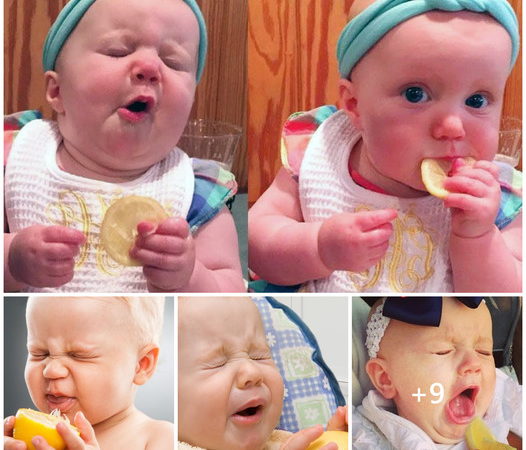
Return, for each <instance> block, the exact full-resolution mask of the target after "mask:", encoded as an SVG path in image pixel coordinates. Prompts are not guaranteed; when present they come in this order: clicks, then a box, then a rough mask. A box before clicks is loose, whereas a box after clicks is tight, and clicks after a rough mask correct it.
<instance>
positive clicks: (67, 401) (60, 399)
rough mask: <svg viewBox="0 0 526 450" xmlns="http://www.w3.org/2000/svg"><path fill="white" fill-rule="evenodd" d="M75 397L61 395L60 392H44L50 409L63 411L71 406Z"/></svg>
mask: <svg viewBox="0 0 526 450" xmlns="http://www.w3.org/2000/svg"><path fill="white" fill-rule="evenodd" d="M75 400H76V398H75V397H70V396H68V395H63V394H62V393H60V392H54V393H48V394H46V402H47V405H48V407H49V409H50V410H51V411H53V410H54V409H59V410H60V412H62V413H65V412H66V411H68V410H69V409H71V407H72V406H73V403H75Z"/></svg>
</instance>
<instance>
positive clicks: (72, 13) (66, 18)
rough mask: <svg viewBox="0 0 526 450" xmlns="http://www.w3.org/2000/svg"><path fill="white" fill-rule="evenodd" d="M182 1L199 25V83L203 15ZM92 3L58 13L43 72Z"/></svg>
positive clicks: (75, 0) (82, 1) (86, 0)
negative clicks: (190, 10)
mask: <svg viewBox="0 0 526 450" xmlns="http://www.w3.org/2000/svg"><path fill="white" fill-rule="evenodd" d="M183 1H184V2H185V3H186V4H187V5H188V6H189V7H190V8H191V9H192V11H193V12H194V14H195V16H196V17H197V22H198V23H199V54H198V61H197V74H196V79H197V82H199V80H200V79H201V75H202V73H203V68H204V65H205V59H206V47H207V38H206V24H205V19H204V18H203V14H202V13H201V10H200V9H199V6H197V3H196V2H195V0H183ZM94 2H95V0H71V1H70V2H68V3H67V4H66V6H64V8H63V9H62V11H60V14H59V15H58V17H57V20H55V23H54V24H53V25H52V27H51V29H50V30H49V33H48V35H47V37H46V42H45V43H44V54H43V57H42V62H43V65H44V71H48V70H55V62H56V60H57V57H58V54H59V53H60V50H62V47H63V46H64V43H65V42H66V41H67V39H68V37H69V35H70V34H71V33H72V32H73V30H74V29H75V27H76V26H77V24H78V23H79V21H80V19H82V17H83V16H84V14H85V13H86V11H87V10H88V9H89V7H90V6H91V5H92V4H93V3H94Z"/></svg>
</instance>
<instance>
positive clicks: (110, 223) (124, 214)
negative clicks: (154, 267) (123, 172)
mask: <svg viewBox="0 0 526 450" xmlns="http://www.w3.org/2000/svg"><path fill="white" fill-rule="evenodd" d="M166 218H168V214H167V213H166V211H165V210H164V208H163V207H162V206H161V205H160V204H159V203H158V202H156V201H155V200H154V199H152V198H149V197H141V196H138V195H130V196H127V197H123V198H121V199H119V200H117V201H116V202H115V203H113V204H112V205H111V206H110V207H109V208H108V210H107V211H106V214H105V215H104V219H103V220H102V224H101V227H100V242H101V244H102V246H103V247H104V250H106V253H108V255H109V256H110V258H112V259H113V260H115V261H117V262H118V263H119V264H122V265H123V266H139V265H140V263H139V262H137V261H135V260H134V259H132V258H131V257H130V255H129V252H130V250H131V248H132V247H133V244H134V242H135V239H136V238H137V225H138V224H139V223H140V222H143V221H148V222H153V223H154V224H155V225H157V224H158V223H159V222H161V221H162V220H164V219H166Z"/></svg>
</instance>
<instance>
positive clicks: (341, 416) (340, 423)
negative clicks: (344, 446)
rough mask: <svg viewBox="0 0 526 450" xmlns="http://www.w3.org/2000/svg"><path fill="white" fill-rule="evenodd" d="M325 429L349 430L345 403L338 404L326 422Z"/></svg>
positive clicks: (347, 411) (347, 409)
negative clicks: (342, 404)
mask: <svg viewBox="0 0 526 450" xmlns="http://www.w3.org/2000/svg"><path fill="white" fill-rule="evenodd" d="M327 431H349V408H348V406H347V405H345V406H338V408H337V409H336V412H335V413H334V415H333V416H332V417H331V418H330V419H329V422H328V423H327Z"/></svg>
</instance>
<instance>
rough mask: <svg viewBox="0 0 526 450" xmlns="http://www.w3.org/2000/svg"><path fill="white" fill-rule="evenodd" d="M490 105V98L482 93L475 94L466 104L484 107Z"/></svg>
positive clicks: (477, 107) (473, 106)
mask: <svg viewBox="0 0 526 450" xmlns="http://www.w3.org/2000/svg"><path fill="white" fill-rule="evenodd" d="M487 105H488V99H487V98H486V97H485V96H484V95H482V94H473V95H472V96H470V97H468V98H467V99H466V106H469V107H470V108H476V109H479V108H484V106H487Z"/></svg>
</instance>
